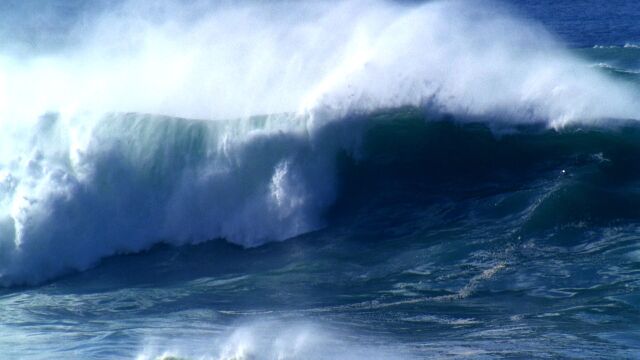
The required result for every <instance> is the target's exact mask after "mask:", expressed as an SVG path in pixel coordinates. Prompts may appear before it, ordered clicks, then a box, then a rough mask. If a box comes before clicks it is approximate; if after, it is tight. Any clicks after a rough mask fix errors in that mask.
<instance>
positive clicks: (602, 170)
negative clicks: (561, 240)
mask: <svg viewBox="0 0 640 360" xmlns="http://www.w3.org/2000/svg"><path fill="white" fill-rule="evenodd" d="M487 8H488V7H487V5H483V6H479V5H478V4H476V3H474V2H470V1H469V2H466V1H454V2H433V3H427V4H424V5H403V4H396V3H389V2H373V3H371V2H366V3H365V2H362V1H348V2H340V3H299V4H290V3H277V2H276V3H269V4H252V3H242V4H241V5H234V6H231V5H229V4H225V3H223V4H218V5H210V4H204V3H195V4H192V5H184V4H180V3H173V2H164V3H163V4H162V5H157V4H156V5H153V6H151V5H147V4H145V3H144V2H141V1H140V2H137V1H133V2H126V3H121V4H119V5H117V6H114V7H108V8H106V9H102V10H101V11H97V12H96V13H91V14H90V15H87V16H88V18H89V19H91V22H90V23H95V24H97V25H95V26H93V25H92V26H89V25H84V26H81V25H78V26H76V27H71V28H70V29H69V30H68V34H65V36H69V38H71V39H78V38H80V39H81V41H79V42H78V45H74V46H71V45H69V44H67V45H65V46H61V47H60V48H58V49H54V50H51V51H35V50H33V49H30V50H21V51H17V50H15V49H16V48H20V47H19V46H15V47H13V48H11V47H9V48H8V49H9V50H6V51H5V52H4V54H2V55H0V282H1V283H2V284H3V285H16V284H24V283H28V284H32V283H38V282H42V281H44V280H47V279H50V278H52V277H55V276H59V275H61V274H64V273H66V272H68V271H74V270H83V269H87V268H88V267H90V266H92V265H94V264H96V262H97V261H99V260H100V259H102V258H104V257H106V256H110V255H114V254H118V253H128V252H137V251H141V250H144V249H148V248H149V247H151V246H152V245H154V244H157V243H160V242H165V243H170V244H176V245H180V244H188V243H198V242H202V241H206V240H211V239H215V238H225V239H227V240H228V241H230V242H233V243H237V244H241V245H243V246H248V247H251V246H256V245H260V244H263V243H265V242H268V241H273V240H284V239H287V238H290V237H293V236H296V235H299V234H302V233H305V232H309V231H312V230H316V229H319V228H321V227H323V226H327V225H331V224H332V223H333V222H334V221H340V219H344V217H345V216H347V217H348V216H349V214H351V213H352V210H351V209H349V207H350V206H354V204H360V206H367V205H366V203H361V202H360V198H358V196H360V197H361V198H363V199H366V198H368V197H370V195H368V194H367V192H366V189H367V188H368V187H367V186H368V185H367V184H369V183H370V181H371V182H380V183H383V184H387V186H386V187H382V188H377V189H378V191H380V189H385V190H384V191H387V189H389V191H390V193H391V191H392V187H393V186H396V185H397V184H405V185H406V184H411V183H412V182H410V181H408V180H407V181H405V180H406V179H413V180H414V181H418V182H420V183H422V184H424V185H422V186H427V185H428V184H431V185H432V186H433V188H432V189H431V190H430V191H432V193H433V192H434V191H436V190H434V189H440V190H439V191H445V189H444V188H443V186H444V184H446V183H447V181H449V180H451V179H456V180H461V181H462V182H463V183H464V182H468V183H467V184H459V185H460V186H463V185H464V186H465V187H470V188H473V186H471V185H469V183H473V181H475V180H478V179H485V180H486V181H490V180H491V181H504V179H503V178H501V177H500V176H498V175H499V174H506V175H504V176H505V177H506V178H508V179H511V181H514V180H513V179H517V178H518V177H519V176H530V175H527V174H528V172H529V171H531V169H547V168H545V167H544V166H549V164H550V163H552V164H564V163H565V162H567V161H570V160H569V159H574V158H575V159H576V160H575V161H578V162H580V161H583V162H585V163H586V164H590V165H589V166H590V167H588V168H590V169H591V168H594V169H596V170H594V171H595V175H593V176H594V178H593V179H591V180H589V181H588V182H587V183H586V185H585V184H581V183H580V184H578V185H575V186H576V187H575V188H571V189H570V190H563V192H562V193H558V195H553V196H550V199H547V200H545V201H544V202H543V204H555V205H544V206H542V205H540V206H542V208H541V210H539V211H538V212H537V213H536V214H537V215H535V216H533V219H534V220H535V221H534V220H531V224H532V225H531V228H532V229H538V228H539V227H543V228H544V227H545V226H550V225H549V224H553V223H554V222H556V221H557V222H560V223H563V224H564V223H565V222H566V223H571V222H573V221H582V220H581V219H588V220H589V221H591V220H593V221H596V222H597V221H600V220H602V221H605V220H607V219H611V220H612V219H613V217H614V216H613V215H610V214H616V215H615V218H618V217H620V218H635V216H636V215H637V214H636V212H635V211H636V210H635V209H637V207H636V206H635V204H636V201H635V198H634V197H633V196H626V195H625V196H622V195H620V194H617V193H616V192H612V191H609V190H604V187H603V185H602V184H600V185H598V183H597V181H605V183H604V184H608V183H607V182H613V181H618V180H619V181H623V180H624V181H635V179H636V178H635V175H636V167H635V164H633V161H632V159H633V158H634V157H633V156H636V157H635V158H636V159H637V152H636V148H635V147H634V145H633V143H634V142H635V139H636V138H635V137H636V135H635V134H636V131H635V130H626V131H630V133H629V134H627V133H626V132H624V131H622V130H620V129H621V126H623V127H624V126H627V125H625V124H627V123H626V121H631V120H632V119H638V118H640V102H638V101H637V95H638V92H637V88H636V87H634V85H633V83H632V82H628V81H619V79H616V78H615V77H612V76H609V75H608V74H606V73H603V72H602V71H600V70H599V69H597V68H594V67H593V66H591V64H590V63H589V62H588V61H585V60H581V59H580V58H579V57H577V56H575V55H573V54H571V53H570V52H568V51H566V50H563V49H562V48H561V47H560V46H559V45H558V44H557V43H556V41H555V40H554V39H553V38H552V36H551V35H549V34H548V33H546V32H545V31H544V30H542V29H541V28H539V27H538V26H536V25H535V24H530V23H527V22H525V21H522V20H518V19H515V18H513V17H511V16H509V15H508V13H509V12H508V9H502V10H496V9H500V8H502V6H500V5H498V4H495V6H493V7H492V8H491V9H490V11H489V10H488V9H487ZM496 11H498V13H499V14H498V15H496ZM356 15H357V16H356ZM327 29H331V31H327ZM11 49H14V50H11ZM385 109H386V110H385ZM144 114H161V115H144ZM256 114H277V115H270V116H255V115H256ZM443 117H452V118H453V119H455V122H458V123H476V122H480V123H482V124H484V125H482V126H481V127H482V128H483V129H484V130H482V131H479V132H475V131H471V130H469V129H467V128H464V127H463V128H462V129H458V128H456V126H458V125H446V126H444V125H442V124H443V123H442V122H439V121H436V122H435V123H434V124H435V125H429V124H427V123H425V121H428V120H442V119H443ZM186 118H201V119H228V120H187V119H186ZM394 119H395V120H394ZM416 119H418V120H419V121H416ZM407 122H408V123H407ZM407 124H408V125H407ZM438 124H440V125H438ZM444 124H451V123H450V122H449V121H445V122H444ZM593 126H598V127H600V129H601V130H594V129H593V128H592V127H593ZM579 127H588V128H589V129H590V130H588V131H586V132H581V131H578V130H577V129H578V128H579ZM549 128H554V129H555V130H553V131H552V130H549ZM563 128H566V129H564V130H563ZM630 128H631V129H635V127H633V126H631V127H630ZM621 131H622V132H621ZM513 132H515V133H516V134H518V133H520V134H522V133H524V134H525V135H513V134H511V133H513ZM509 134H511V135H509ZM519 136H520V137H519ZM624 154H627V155H624ZM585 166H586V165H585ZM394 179H395V180H394ZM398 179H405V180H402V181H401V180H398ZM443 179H448V180H447V181H444V180H443ZM478 181H480V180H478ZM592 181H593V183H592ZM394 184H395V185H394ZM451 184H456V183H455V182H450V185H449V186H453V185H451ZM345 189H348V190H345ZM461 189H462V188H461ZM414 190H415V191H418V193H419V194H425V193H424V192H423V191H422V190H421V189H419V188H415V189H414ZM456 191H457V190H456ZM345 194H350V195H349V196H348V197H347V196H346V195H345ZM584 194H587V195H588V196H587V198H588V199H590V200H585V201H587V202H589V204H588V205H593V207H591V206H587V207H581V208H580V210H579V211H578V212H577V213H576V212H575V211H574V210H572V209H570V208H567V209H566V210H564V211H565V212H566V213H563V215H562V216H560V217H559V218H554V217H552V216H551V215H549V214H548V213H547V212H548V211H551V210H546V211H545V210H542V209H544V208H545V206H552V207H556V206H559V207H561V208H562V205H563V204H565V203H566V201H569V203H571V202H570V201H572V199H574V198H575V199H577V198H582V195H584ZM432 195H433V194H432ZM592 195H593V196H592ZM352 197H353V198H352ZM374 198H377V197H374ZM554 199H555V200H554ZM612 199H613V202H610V201H609V200H612ZM362 201H364V200H362ZM599 201H600V202H599ZM374 203H375V202H374ZM600 203H602V204H604V203H607V204H609V205H607V206H609V207H607V209H610V210H611V209H612V212H610V213H609V215H607V214H604V213H600V212H599V211H600V210H598V206H597V205H598V204H600ZM554 211H555V210H554ZM603 219H604V220H603Z"/></svg>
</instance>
